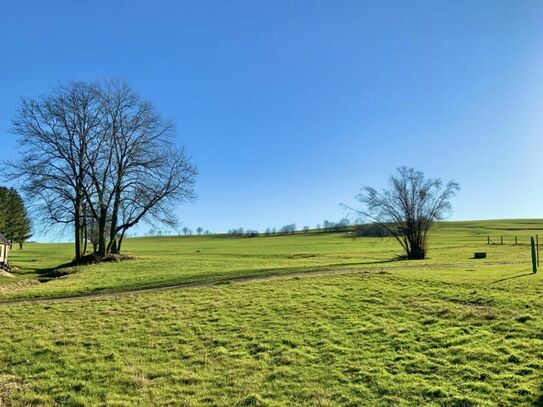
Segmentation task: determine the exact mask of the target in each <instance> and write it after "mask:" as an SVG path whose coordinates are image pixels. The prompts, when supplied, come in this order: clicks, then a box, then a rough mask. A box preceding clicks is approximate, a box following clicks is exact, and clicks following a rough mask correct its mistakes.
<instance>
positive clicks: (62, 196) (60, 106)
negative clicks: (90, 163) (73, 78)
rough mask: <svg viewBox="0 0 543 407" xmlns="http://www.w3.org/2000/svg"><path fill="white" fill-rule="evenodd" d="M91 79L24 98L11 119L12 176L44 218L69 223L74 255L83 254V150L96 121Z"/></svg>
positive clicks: (79, 258) (86, 145)
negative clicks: (15, 141)
mask: <svg viewBox="0 0 543 407" xmlns="http://www.w3.org/2000/svg"><path fill="white" fill-rule="evenodd" d="M98 107H99V104H98V100H97V98H96V92H95V90H94V86H93V85H89V84H86V83H80V82H77V83H73V84H71V85H69V86H66V87H61V88H58V89H56V90H55V91H54V92H52V93H51V94H49V95H46V96H43V97H40V98H37V99H23V100H22V101H21V104H20V107H19V109H18V111H17V114H16V115H15V117H14V119H13V132H14V133H15V134H16V135H18V136H19V144H20V146H21V147H22V151H21V158H20V159H19V160H12V161H10V162H8V167H9V168H11V174H10V175H11V176H12V177H13V178H16V179H19V180H21V181H22V185H23V191H24V192H25V193H26V195H27V196H28V197H29V198H30V199H31V202H32V203H33V205H34V207H35V208H37V209H38V210H39V211H40V212H41V215H42V216H41V219H42V220H43V221H44V223H46V224H64V225H73V230H74V240H75V260H76V261H77V262H79V261H80V260H81V257H82V255H83V253H82V247H83V245H82V240H83V238H84V234H83V225H82V219H83V214H82V206H83V200H84V196H83V187H84V179H85V168H86V163H85V154H86V149H87V148H88V144H89V139H90V138H91V137H92V135H93V134H94V132H95V130H96V127H97V126H98V124H99V119H100V118H99V113H98V110H99V109H98Z"/></svg>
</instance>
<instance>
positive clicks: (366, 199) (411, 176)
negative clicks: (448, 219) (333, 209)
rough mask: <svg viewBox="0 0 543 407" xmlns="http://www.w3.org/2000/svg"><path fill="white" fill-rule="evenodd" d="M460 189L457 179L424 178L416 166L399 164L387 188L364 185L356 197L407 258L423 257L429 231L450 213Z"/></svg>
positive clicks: (363, 214)
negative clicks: (400, 247)
mask: <svg viewBox="0 0 543 407" xmlns="http://www.w3.org/2000/svg"><path fill="white" fill-rule="evenodd" d="M459 189H460V187H459V185H458V184H457V183H456V182H454V181H449V182H448V183H447V184H443V182H442V181H441V180H440V179H437V178H425V176H424V174H423V173H422V172H421V171H417V170H415V169H414V168H408V167H400V168H398V170H397V174H396V175H393V176H391V177H390V187H389V188H388V189H384V190H382V191H377V190H376V189H375V188H372V187H368V186H364V187H362V191H361V193H360V194H359V195H357V199H358V200H359V201H360V202H361V203H362V204H364V208H363V209H355V211H356V212H357V213H358V214H359V215H361V217H362V218H363V219H365V220H370V221H372V222H375V223H377V224H378V225H380V226H382V227H383V228H385V229H386V230H388V231H389V232H390V233H391V235H392V236H394V238H396V240H397V241H398V242H399V243H400V245H401V246H402V248H403V250H404V252H405V254H406V256H407V258H408V259H424V258H425V257H426V253H427V238H428V232H429V230H430V228H431V227H432V225H433V223H434V222H435V221H438V220H441V219H443V218H444V217H445V216H446V215H448V214H449V213H450V211H451V209H452V207H451V198H453V197H454V196H455V195H456V193H457V192H458V190H459ZM351 209H352V208H351Z"/></svg>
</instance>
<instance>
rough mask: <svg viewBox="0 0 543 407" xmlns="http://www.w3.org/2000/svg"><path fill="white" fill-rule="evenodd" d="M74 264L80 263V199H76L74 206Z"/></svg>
mask: <svg viewBox="0 0 543 407" xmlns="http://www.w3.org/2000/svg"><path fill="white" fill-rule="evenodd" d="M74 233H75V236H74V237H75V262H76V263H77V264H79V263H81V199H80V198H79V197H76V199H75V205H74Z"/></svg>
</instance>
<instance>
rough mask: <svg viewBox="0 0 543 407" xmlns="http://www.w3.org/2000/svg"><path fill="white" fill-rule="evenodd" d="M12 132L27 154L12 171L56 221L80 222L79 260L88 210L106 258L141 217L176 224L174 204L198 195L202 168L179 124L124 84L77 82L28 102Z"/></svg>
mask: <svg viewBox="0 0 543 407" xmlns="http://www.w3.org/2000/svg"><path fill="white" fill-rule="evenodd" d="M13 131H14V133H15V134H17V135H19V137H20V139H19V143H20V144H21V146H22V147H23V153H22V157H21V159H20V160H18V161H14V162H10V163H9V164H10V167H11V168H12V174H11V175H12V177H13V178H19V179H20V180H22V183H23V187H24V191H25V192H26V193H27V195H28V196H30V197H32V198H33V199H34V202H35V203H36V204H37V207H38V208H39V209H40V210H41V211H42V212H43V213H44V214H45V215H46V216H45V219H47V220H48V221H49V223H51V224H66V225H73V228H74V232H75V253H76V254H75V261H76V262H80V261H81V257H82V253H84V249H83V247H84V246H83V244H82V242H83V241H84V242H86V241H87V239H86V236H85V235H86V232H85V228H86V226H85V225H86V223H85V222H86V221H87V220H88V214H90V216H91V217H92V218H93V219H94V220H95V222H94V223H95V226H96V228H97V230H96V231H95V233H96V234H97V239H98V249H97V252H98V256H99V257H104V256H106V255H107V254H108V253H119V252H120V248H121V244H122V240H123V238H124V236H125V234H126V231H127V230H128V229H129V228H131V227H133V226H135V225H136V224H137V223H139V222H140V221H142V220H147V221H152V222H153V223H156V222H158V223H162V224H165V225H166V226H170V227H174V226H175V225H176V222H177V219H176V217H175V213H174V207H175V205H176V204H177V203H179V202H182V201H186V200H192V199H194V197H195V196H194V193H193V185H194V178H195V176H196V169H195V167H194V166H193V165H192V164H191V163H190V161H189V159H188V158H187V157H186V155H185V153H184V150H183V148H182V147H180V146H179V145H177V144H176V142H175V131H174V126H173V124H172V123H171V122H169V121H166V120H164V119H163V118H162V117H161V116H160V115H159V114H158V113H157V112H156V110H155V108H154V106H153V105H152V104H151V103H150V102H148V101H145V100H142V99H141V98H140V97H139V95H138V94H137V93H136V92H135V91H134V90H133V89H132V88H131V87H130V86H129V85H128V84H126V83H125V82H120V81H104V82H98V83H74V84H71V85H69V86H67V87H62V88H59V89H58V90H57V91H55V92H53V93H52V94H51V95H49V96H46V97H43V98H40V99H36V100H34V99H29V100H23V101H22V103H21V107H20V109H19V111H18V114H17V116H16V117H15V118H14V120H13Z"/></svg>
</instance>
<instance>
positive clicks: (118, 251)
mask: <svg viewBox="0 0 543 407" xmlns="http://www.w3.org/2000/svg"><path fill="white" fill-rule="evenodd" d="M125 232H126V229H123V231H122V232H121V236H120V237H119V243H118V244H117V253H118V254H120V253H121V246H122V244H123V239H124V233H125Z"/></svg>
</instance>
